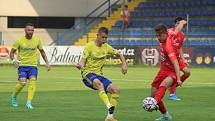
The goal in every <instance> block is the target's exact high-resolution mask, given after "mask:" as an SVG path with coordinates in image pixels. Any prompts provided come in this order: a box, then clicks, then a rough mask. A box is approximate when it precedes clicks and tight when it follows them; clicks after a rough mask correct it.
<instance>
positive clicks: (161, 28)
mask: <svg viewBox="0 0 215 121" xmlns="http://www.w3.org/2000/svg"><path fill="white" fill-rule="evenodd" d="M154 29H155V32H167V26H166V25H164V24H162V23H161V24H158V25H156V26H155V28H154Z"/></svg>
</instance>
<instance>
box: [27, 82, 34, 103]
mask: <svg viewBox="0 0 215 121" xmlns="http://www.w3.org/2000/svg"><path fill="white" fill-rule="evenodd" d="M35 90H36V80H35V79H30V84H29V87H28V101H30V102H31V101H32V99H33V97H34V93H35Z"/></svg>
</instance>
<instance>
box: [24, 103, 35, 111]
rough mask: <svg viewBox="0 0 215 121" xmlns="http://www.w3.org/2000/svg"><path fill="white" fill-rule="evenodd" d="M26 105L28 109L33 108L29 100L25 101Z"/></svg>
mask: <svg viewBox="0 0 215 121" xmlns="http://www.w3.org/2000/svg"><path fill="white" fill-rule="evenodd" d="M26 107H27V108H28V109H34V107H33V106H32V104H31V102H27V103H26Z"/></svg>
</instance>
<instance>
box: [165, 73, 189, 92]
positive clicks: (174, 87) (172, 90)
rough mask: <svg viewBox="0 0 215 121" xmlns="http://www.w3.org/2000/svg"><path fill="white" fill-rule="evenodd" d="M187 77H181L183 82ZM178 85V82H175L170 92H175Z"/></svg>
mask: <svg viewBox="0 0 215 121" xmlns="http://www.w3.org/2000/svg"><path fill="white" fill-rule="evenodd" d="M187 78H188V76H185V75H182V76H181V78H180V79H181V81H182V82H184V81H185V80H186V79H187ZM176 87H178V84H177V83H173V85H172V86H171V87H170V89H169V93H170V94H174V93H175V89H176Z"/></svg>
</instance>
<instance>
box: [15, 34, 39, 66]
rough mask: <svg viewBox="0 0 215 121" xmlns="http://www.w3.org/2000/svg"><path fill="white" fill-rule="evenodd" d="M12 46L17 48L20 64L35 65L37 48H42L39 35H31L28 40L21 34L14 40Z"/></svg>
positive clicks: (37, 56)
mask: <svg viewBox="0 0 215 121" xmlns="http://www.w3.org/2000/svg"><path fill="white" fill-rule="evenodd" d="M13 48H14V49H17V50H18V60H19V61H20V66H37V64H38V58H39V54H38V51H37V49H39V50H41V49H42V44H41V40H40V38H39V37H36V36H32V38H31V39H30V40H28V39H26V37H25V36H23V37H21V38H19V39H18V40H16V41H15V43H14V44H13Z"/></svg>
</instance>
